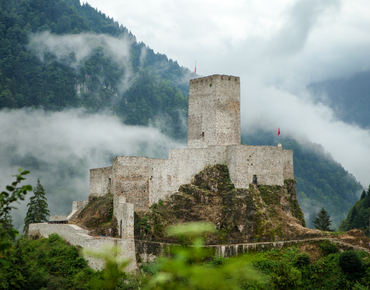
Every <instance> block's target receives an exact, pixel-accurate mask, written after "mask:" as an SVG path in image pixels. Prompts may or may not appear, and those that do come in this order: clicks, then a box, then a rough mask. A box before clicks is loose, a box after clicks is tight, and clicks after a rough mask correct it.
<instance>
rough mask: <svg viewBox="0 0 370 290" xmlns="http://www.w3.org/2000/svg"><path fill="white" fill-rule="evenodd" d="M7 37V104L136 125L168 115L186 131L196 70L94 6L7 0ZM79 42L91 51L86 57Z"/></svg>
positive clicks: (2, 9) (0, 88)
mask: <svg viewBox="0 0 370 290" xmlns="http://www.w3.org/2000/svg"><path fill="white" fill-rule="evenodd" d="M53 36H54V38H53ZM57 36H59V38H58V37H57ZM0 38H1V42H0V76H1V78H0V109H1V108H22V107H35V108H38V107H42V108H44V109H46V110H63V109H64V108H66V107H69V108H70V107H84V108H86V109H87V111H88V112H91V113H94V112H97V111H102V110H106V111H107V112H109V113H110V114H115V115H117V116H119V117H120V118H121V119H122V120H123V121H124V122H125V123H126V124H129V125H148V123H149V122H155V121H156V118H158V117H161V118H164V119H165V120H170V122H168V123H169V124H171V125H172V126H171V128H169V129H167V130H166V132H167V134H169V135H171V136H172V137H175V138H183V137H184V135H185V134H184V132H182V131H181V128H182V126H181V122H182V120H181V118H182V117H183V116H186V111H187V94H188V80H189V79H190V76H191V73H190V71H189V70H188V69H185V68H183V67H180V66H179V65H178V64H177V62H174V61H172V60H169V59H168V58H167V56H165V55H163V54H155V53H154V52H153V50H152V49H150V48H148V47H147V46H145V44H143V43H138V42H137V41H136V39H135V37H134V36H133V35H132V34H131V33H130V32H129V31H128V30H127V28H125V27H123V26H122V25H119V24H118V23H117V22H115V21H114V20H113V19H112V18H109V17H107V16H106V15H105V14H103V13H101V12H100V11H99V12H98V11H97V10H96V9H94V8H92V7H91V6H90V5H89V4H87V3H86V4H83V5H80V2H79V1H78V0H53V1H46V0H30V1H28V0H15V1H7V0H1V1H0ZM51 42H53V44H51ZM76 42H77V43H80V44H85V45H86V46H88V47H89V48H90V50H89V51H88V52H86V53H85V54H84V55H82V56H81V54H80V53H81V46H76ZM113 47H114V48H115V49H113ZM119 53H120V55H119ZM122 53H123V55H122Z"/></svg>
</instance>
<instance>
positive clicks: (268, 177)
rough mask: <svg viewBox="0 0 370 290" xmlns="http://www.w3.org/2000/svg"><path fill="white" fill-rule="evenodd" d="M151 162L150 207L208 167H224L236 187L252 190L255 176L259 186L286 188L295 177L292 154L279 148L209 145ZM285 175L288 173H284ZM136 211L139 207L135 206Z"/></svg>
mask: <svg viewBox="0 0 370 290" xmlns="http://www.w3.org/2000/svg"><path fill="white" fill-rule="evenodd" d="M158 160H160V159H157V161H156V163H153V162H152V161H150V160H149V161H148V162H150V165H151V166H152V167H151V169H150V170H149V172H150V177H149V206H150V205H152V204H153V203H156V202H158V201H159V199H164V198H166V197H167V196H169V195H171V194H173V193H174V192H176V191H177V190H178V188H179V186H180V185H182V184H187V183H190V182H191V180H192V178H193V177H194V175H195V174H197V173H198V172H199V171H201V170H203V169H204V167H205V166H207V165H215V164H225V165H227V166H228V167H229V172H230V179H231V181H232V182H233V183H234V185H235V187H237V188H249V184H250V183H252V182H253V177H254V176H256V178H257V182H258V183H259V184H266V185H284V179H289V178H294V174H293V152H292V151H290V150H284V149H282V147H277V146H247V145H238V146H237V145H234V146H208V148H184V149H170V152H169V159H168V160H161V162H158ZM284 172H286V174H283V173H284ZM135 210H136V205H135Z"/></svg>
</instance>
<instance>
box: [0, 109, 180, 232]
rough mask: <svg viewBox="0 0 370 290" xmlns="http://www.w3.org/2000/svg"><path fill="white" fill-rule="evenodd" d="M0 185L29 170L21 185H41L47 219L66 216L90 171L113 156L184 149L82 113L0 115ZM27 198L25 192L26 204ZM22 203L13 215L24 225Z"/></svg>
mask: <svg viewBox="0 0 370 290" xmlns="http://www.w3.org/2000/svg"><path fill="white" fill-rule="evenodd" d="M0 124H1V126H0V135H1V136H5V138H1V139H0V185H1V186H2V190H3V189H4V187H5V185H7V184H10V183H11V182H12V180H13V177H12V174H16V173H17V170H18V168H20V167H22V168H23V169H25V170H31V173H30V174H29V175H28V176H27V180H26V181H25V184H31V185H35V184H36V181H37V179H38V178H39V179H40V181H41V184H42V185H44V187H45V190H46V196H47V198H48V203H49V209H50V212H51V214H52V215H55V214H68V213H69V212H70V211H71V206H72V201H73V200H83V199H87V197H88V191H89V169H91V168H98V167H105V166H110V165H111V164H112V158H113V157H115V156H149V157H155V158H167V155H168V149H169V148H179V147H185V146H186V144H181V143H178V142H176V141H173V140H172V139H170V138H169V137H167V136H165V135H163V134H162V133H161V132H160V131H159V130H158V129H156V128H152V127H140V126H127V125H124V124H122V123H121V122H120V121H119V120H118V119H117V118H116V117H114V116H107V115H105V114H95V115H90V114H86V113H85V112H84V111H83V110H68V111H63V112H45V111H43V110H25V109H21V110H10V111H5V110H3V111H0ZM31 195H32V194H31V193H30V194H28V197H27V200H28V199H29V197H30V196H31ZM27 200H26V201H25V202H23V203H22V204H20V205H19V208H20V209H19V210H16V211H13V218H14V221H15V226H16V227H17V228H19V229H21V227H22V226H23V220H24V217H25V214H26V211H27V210H26V204H27Z"/></svg>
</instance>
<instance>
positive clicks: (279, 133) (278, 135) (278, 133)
mask: <svg viewBox="0 0 370 290" xmlns="http://www.w3.org/2000/svg"><path fill="white" fill-rule="evenodd" d="M279 135H280V128H278V136H279Z"/></svg>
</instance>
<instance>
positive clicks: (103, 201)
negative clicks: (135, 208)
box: [75, 193, 118, 237]
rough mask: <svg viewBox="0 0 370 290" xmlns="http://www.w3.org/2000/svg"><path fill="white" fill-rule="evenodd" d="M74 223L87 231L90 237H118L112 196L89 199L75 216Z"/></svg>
mask: <svg viewBox="0 0 370 290" xmlns="http://www.w3.org/2000/svg"><path fill="white" fill-rule="evenodd" d="M75 223H76V224H77V225H79V226H81V227H83V228H86V229H88V230H89V232H90V234H91V235H99V236H111V237H115V236H118V223H117V219H116V218H115V217H114V216H113V195H112V194H110V193H108V194H107V195H105V196H103V197H96V198H91V199H90V200H89V203H88V204H87V205H86V206H85V208H84V209H83V210H82V211H81V212H80V213H79V215H78V216H77V218H76V220H75Z"/></svg>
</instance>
